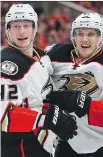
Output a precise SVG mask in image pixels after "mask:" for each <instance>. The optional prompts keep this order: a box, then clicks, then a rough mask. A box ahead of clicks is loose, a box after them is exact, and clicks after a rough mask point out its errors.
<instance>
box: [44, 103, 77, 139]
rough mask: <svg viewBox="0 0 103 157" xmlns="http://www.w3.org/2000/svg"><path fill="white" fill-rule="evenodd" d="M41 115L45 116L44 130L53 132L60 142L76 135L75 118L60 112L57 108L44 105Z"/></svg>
mask: <svg viewBox="0 0 103 157" xmlns="http://www.w3.org/2000/svg"><path fill="white" fill-rule="evenodd" d="M43 114H45V115H46V118H45V121H44V128H45V129H46V130H48V129H49V130H51V131H53V132H54V133H55V134H56V135H57V136H59V137H60V138H61V139H62V140H65V141H67V140H68V139H69V138H73V136H75V135H77V132H76V130H77V125H76V118H75V117H74V116H72V115H70V114H69V113H67V112H65V111H63V110H61V109H60V108H59V107H58V106H56V105H52V104H48V103H47V104H44V106H43Z"/></svg>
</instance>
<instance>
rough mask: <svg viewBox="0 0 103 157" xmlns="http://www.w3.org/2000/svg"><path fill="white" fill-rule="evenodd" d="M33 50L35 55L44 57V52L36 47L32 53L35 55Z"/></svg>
mask: <svg viewBox="0 0 103 157" xmlns="http://www.w3.org/2000/svg"><path fill="white" fill-rule="evenodd" d="M35 50H36V51H37V53H38V54H39V56H40V57H42V56H44V55H45V52H44V51H43V50H41V49H39V48H37V47H34V53H35Z"/></svg>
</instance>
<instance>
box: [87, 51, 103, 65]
mask: <svg viewBox="0 0 103 157" xmlns="http://www.w3.org/2000/svg"><path fill="white" fill-rule="evenodd" d="M90 62H97V63H99V64H101V65H103V50H102V51H100V52H99V53H97V55H95V56H94V57H93V58H91V59H89V60H87V62H85V63H90Z"/></svg>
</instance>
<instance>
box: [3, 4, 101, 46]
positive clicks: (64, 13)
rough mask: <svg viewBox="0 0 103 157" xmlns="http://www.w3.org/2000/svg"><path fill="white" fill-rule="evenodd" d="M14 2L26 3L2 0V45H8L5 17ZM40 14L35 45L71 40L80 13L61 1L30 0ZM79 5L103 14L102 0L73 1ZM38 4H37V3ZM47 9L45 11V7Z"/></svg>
mask: <svg viewBox="0 0 103 157" xmlns="http://www.w3.org/2000/svg"><path fill="white" fill-rule="evenodd" d="M14 3H24V2H23V1H20V2H19V1H18V2H17V1H15V2H13V1H11V2H10V1H9V2H1V46H2V47H4V46H6V45H7V42H6V34H5V27H4V26H5V21H4V17H5V14H6V13H7V11H8V9H9V7H10V6H11V5H12V4H14ZM28 3H30V4H31V5H32V6H33V7H34V9H35V11H36V12H37V14H38V17H39V21H38V33H37V35H36V37H35V41H34V46H36V47H38V48H41V49H44V48H45V47H46V46H47V45H51V44H54V43H57V42H59V43H61V42H62V43H64V42H65V43H66V42H70V41H71V38H70V31H71V23H72V21H73V20H74V18H76V17H77V15H78V14H80V13H81V12H80V13H77V12H76V11H75V12H74V10H72V9H70V8H69V7H67V6H65V5H61V4H60V3H59V2H54V1H53V2H52V3H51V2H47V3H48V4H47V5H46V2H42V5H41V2H33V1H32V2H29V1H28ZM72 3H75V4H77V5H79V6H83V7H84V8H87V9H89V10H92V11H95V12H98V13H100V14H103V2H102V1H99V2H98V1H94V2H93V1H88V2H87V1H74V2H73V1H72ZM36 4H37V5H36ZM43 4H44V6H47V9H46V11H45V7H43Z"/></svg>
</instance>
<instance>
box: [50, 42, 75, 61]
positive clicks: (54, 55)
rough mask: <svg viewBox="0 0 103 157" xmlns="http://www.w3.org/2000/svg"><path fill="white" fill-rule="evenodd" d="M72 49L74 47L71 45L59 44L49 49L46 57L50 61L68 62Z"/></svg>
mask: <svg viewBox="0 0 103 157" xmlns="http://www.w3.org/2000/svg"><path fill="white" fill-rule="evenodd" d="M73 49H74V47H73V45H72V44H71V43H70V44H69V43H66V44H63V43H59V44H55V45H54V46H53V47H52V48H51V49H49V52H48V55H49V57H50V59H51V61H61V62H68V58H70V57H69V56H70V55H71V51H72V50H73Z"/></svg>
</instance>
